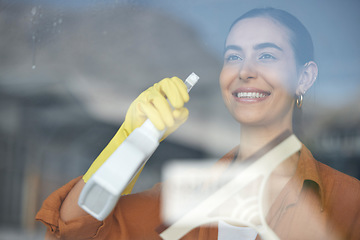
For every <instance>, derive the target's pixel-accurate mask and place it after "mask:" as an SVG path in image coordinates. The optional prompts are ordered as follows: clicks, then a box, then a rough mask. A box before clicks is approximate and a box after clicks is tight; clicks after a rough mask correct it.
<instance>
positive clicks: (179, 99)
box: [155, 77, 189, 108]
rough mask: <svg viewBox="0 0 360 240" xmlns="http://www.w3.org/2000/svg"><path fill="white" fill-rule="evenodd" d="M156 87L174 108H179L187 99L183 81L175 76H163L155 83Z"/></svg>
mask: <svg viewBox="0 0 360 240" xmlns="http://www.w3.org/2000/svg"><path fill="white" fill-rule="evenodd" d="M155 89H157V90H158V91H159V92H160V93H161V94H162V95H163V96H164V97H165V98H167V99H168V100H169V102H170V104H171V105H172V106H173V107H174V108H181V107H183V106H184V103H185V102H187V101H189V94H188V92H187V88H186V85H185V83H183V81H182V80H181V79H179V78H177V77H173V78H165V79H163V80H161V81H160V82H159V83H158V84H156V85H155Z"/></svg>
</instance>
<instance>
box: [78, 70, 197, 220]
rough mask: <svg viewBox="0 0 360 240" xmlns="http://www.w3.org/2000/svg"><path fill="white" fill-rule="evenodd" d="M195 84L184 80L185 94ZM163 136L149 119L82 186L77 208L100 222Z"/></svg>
mask: <svg viewBox="0 0 360 240" xmlns="http://www.w3.org/2000/svg"><path fill="white" fill-rule="evenodd" d="M198 80H199V77H198V76H197V75H196V74H195V73H191V74H190V75H189V76H188V77H187V79H186V80H185V84H186V86H187V90H188V92H189V91H190V90H191V88H192V87H193V86H194V85H195V84H196V83H197V81H198ZM164 133H165V131H159V130H158V129H157V128H156V127H155V126H154V125H153V124H152V122H151V121H150V120H149V119H147V120H146V121H145V122H144V123H143V125H141V126H140V127H139V128H136V129H135V130H134V131H133V132H132V133H131V134H130V135H129V136H128V137H127V138H126V139H125V141H124V142H122V144H121V145H120V146H119V147H118V148H117V149H116V150H115V151H114V153H113V154H112V155H111V156H110V157H109V158H108V159H107V160H106V161H105V163H104V164H103V165H102V166H101V167H100V168H99V169H98V170H97V171H96V172H95V173H94V175H93V176H92V177H91V178H90V179H89V181H88V182H87V183H86V184H85V186H84V188H83V190H82V191H81V194H80V197H79V201H78V204H79V206H80V207H81V208H83V209H84V210H85V211H86V212H88V213H89V214H90V215H92V216H93V217H95V218H96V219H98V220H99V221H102V220H104V219H105V218H106V217H107V216H108V215H109V214H110V212H111V211H112V210H113V208H114V207H115V205H116V203H117V201H118V200H119V198H120V196H121V193H122V192H123V190H124V189H125V188H126V186H127V185H128V184H129V183H130V181H131V180H132V179H133V178H134V177H135V175H136V174H137V173H138V171H139V170H140V169H141V168H142V167H143V166H144V165H145V163H146V162H147V160H148V159H149V158H150V157H151V155H152V154H153V153H154V151H155V150H156V148H157V147H158V146H159V141H160V139H161V137H162V136H163V134H164Z"/></svg>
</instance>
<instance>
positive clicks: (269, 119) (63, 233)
mask: <svg viewBox="0 0 360 240" xmlns="http://www.w3.org/2000/svg"><path fill="white" fill-rule="evenodd" d="M317 73H318V69H317V65H316V63H315V62H314V59H313V47H312V40H311V37H310V35H309V33H308V31H307V30H306V29H305V27H304V26H303V25H302V24H301V23H300V22H299V21H298V20H297V19H296V18H295V17H293V16H292V15H290V14H289V13H287V12H285V11H282V10H277V9H272V8H266V9H254V10H251V11H250V12H248V13H246V14H244V15H243V16H241V17H240V18H239V19H237V20H236V21H235V22H234V23H233V25H232V26H231V28H230V32H229V34H228V36H227V39H226V44H225V52H224V65H223V69H222V71H221V74H220V87H221V91H222V96H223V99H224V102H225V104H226V106H227V108H228V110H229V112H230V113H231V114H232V116H233V117H234V118H235V120H236V121H238V122H239V123H240V124H241V126H242V127H241V133H240V140H241V144H240V146H239V147H238V148H235V149H234V150H232V151H231V152H230V153H228V154H227V155H225V157H223V158H222V159H221V160H220V161H222V162H226V161H229V160H230V161H238V162H241V161H243V159H246V158H248V157H249V156H251V155H253V154H254V153H256V152H257V151H259V150H260V149H261V148H263V147H264V146H265V145H266V144H267V143H269V142H270V141H271V140H272V139H274V138H275V137H276V136H278V135H279V134H281V133H282V132H284V131H286V130H290V131H292V130H293V124H292V122H293V112H294V109H296V108H301V104H302V99H303V95H304V94H305V92H306V91H307V90H308V89H309V88H310V87H311V86H312V85H313V83H314V81H315V80H316V77H317ZM185 90H186V88H185V86H184V85H183V84H182V82H181V80H179V79H177V78H173V79H165V80H163V81H161V82H159V83H158V84H155V85H154V87H152V88H150V89H148V90H147V91H145V92H144V93H143V94H141V95H140V96H139V97H138V98H137V99H136V100H135V102H134V103H133V104H132V105H131V106H130V108H129V111H128V113H127V116H126V119H125V122H124V123H123V125H122V126H121V128H120V130H119V132H118V133H117V135H115V137H114V139H113V140H112V141H111V142H110V144H109V145H108V147H107V149H108V150H107V149H105V150H104V152H105V153H104V152H103V153H102V154H101V155H100V156H102V155H103V157H100V160H96V161H95V163H94V164H93V166H92V167H91V168H90V170H89V171H88V172H87V174H86V175H85V177H84V179H80V178H77V179H75V180H73V181H71V182H70V183H68V184H67V185H65V186H64V187H62V188H60V189H59V190H57V191H56V192H55V193H53V194H52V195H51V196H50V197H49V198H48V199H47V200H46V201H45V202H44V204H43V207H42V209H41V210H40V211H39V213H38V215H37V219H38V220H41V221H43V222H44V223H45V224H46V225H47V226H48V232H47V237H48V238H49V239H51V238H54V239H55V238H56V237H58V238H61V239H90V238H92V237H93V238H96V239H160V237H159V235H158V233H157V232H156V231H155V229H156V228H157V227H158V226H159V225H160V224H161V219H160V216H159V210H160V202H159V199H160V191H161V186H160V185H155V186H154V188H153V189H151V190H149V191H146V192H143V193H138V194H130V195H127V196H123V197H122V198H121V199H120V201H119V203H118V204H117V206H116V208H115V210H114V211H113V213H112V214H111V215H110V216H109V217H108V218H107V219H105V220H104V221H103V222H98V221H96V220H95V219H93V218H92V217H91V216H89V215H87V214H86V213H85V212H84V211H82V210H81V209H80V208H79V207H78V206H77V205H76V203H77V199H78V195H79V193H80V191H81V189H82V187H83V186H84V184H85V182H86V181H87V179H88V176H89V175H90V176H91V175H92V173H93V172H95V171H96V169H97V168H98V167H99V165H101V164H102V162H103V161H104V160H106V158H107V157H108V155H109V154H110V153H111V151H112V150H109V149H113V148H115V147H116V145H117V144H119V142H121V141H122V140H121V139H124V138H125V137H126V136H127V135H128V134H129V133H130V132H131V131H132V130H133V129H134V128H136V127H137V126H139V125H141V123H142V122H143V121H144V119H145V118H150V120H151V121H152V122H153V123H154V124H155V125H156V127H157V128H158V129H163V128H164V127H167V128H168V132H167V134H166V135H168V134H169V133H171V132H172V131H174V129H176V127H178V126H179V125H180V124H181V123H183V122H184V121H185V120H186V117H187V114H188V113H187V110H186V109H185V108H184V106H183V105H184V103H185V102H186V101H187V100H188V95H187V93H186V91H185ZM165 98H168V99H169V101H170V103H171V104H172V105H173V107H175V110H174V111H173V110H171V108H170V107H169V106H168V104H164V103H165V102H166V99H165ZM169 129H170V130H169ZM116 139H120V140H119V141H117V143H114V142H115V140H116ZM265 197H266V199H267V201H266V202H267V204H266V206H267V207H266V209H265V212H266V215H267V216H266V220H267V224H268V225H269V226H270V227H271V228H272V230H273V231H274V232H275V233H276V234H277V236H278V237H279V238H280V239H360V204H359V203H360V183H359V181H358V180H357V179H354V178H352V177H350V176H347V175H345V174H342V173H340V172H337V171H336V170H334V169H331V168H330V167H328V166H325V165H323V164H321V163H319V162H317V161H316V160H315V159H314V158H313V157H312V155H311V153H310V151H309V150H308V149H307V148H306V147H305V146H303V147H302V149H301V151H300V152H298V153H296V154H294V155H292V156H291V157H289V158H288V159H287V160H286V161H284V162H283V163H281V164H280V165H279V167H277V168H276V169H275V171H274V172H273V173H272V175H271V178H270V180H269V187H268V188H267V191H266V196H265ZM244 227H246V226H228V225H224V224H221V225H218V227H216V226H215V227H210V226H201V227H198V228H196V229H193V230H192V231H191V232H190V233H188V234H187V235H186V236H185V237H184V239H224V237H226V236H228V237H229V236H231V237H230V239H234V235H236V234H237V233H238V234H241V232H242V230H244V231H245V230H246V228H244ZM234 228H235V234H233V235H231V234H232V233H234V231H233V230H234ZM238 230H240V231H238ZM230 232H232V233H230ZM227 233H229V234H227ZM246 234H247V238H245V237H244V236H243V237H239V238H237V239H255V238H256V232H255V234H253V232H251V231H250V232H249V231H247V233H246ZM259 237H260V236H257V238H259Z"/></svg>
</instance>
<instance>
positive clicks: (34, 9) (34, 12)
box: [31, 7, 36, 16]
mask: <svg viewBox="0 0 360 240" xmlns="http://www.w3.org/2000/svg"><path fill="white" fill-rule="evenodd" d="M31 14H32V15H33V16H34V15H35V14H36V7H33V8H32V9H31Z"/></svg>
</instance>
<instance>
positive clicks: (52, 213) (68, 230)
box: [35, 176, 103, 239]
mask: <svg viewBox="0 0 360 240" xmlns="http://www.w3.org/2000/svg"><path fill="white" fill-rule="evenodd" d="M80 179H81V176H80V177H78V178H75V179H73V180H72V181H70V182H69V183H67V184H66V185H64V186H63V187H61V188H59V189H58V190H56V191H55V192H53V193H52V194H51V195H50V196H49V197H48V198H47V199H46V200H45V201H44V202H43V204H42V207H41V208H40V210H39V212H38V213H37V215H36V217H35V219H36V220H38V221H41V222H42V223H44V224H45V226H46V227H47V231H46V236H45V239H91V238H93V237H94V236H96V235H97V233H98V231H99V229H101V227H102V226H103V222H100V221H98V220H97V219H95V218H93V217H92V216H90V215H86V216H82V217H79V218H76V219H73V220H71V221H68V222H64V221H62V219H61V218H60V208H61V205H62V203H63V201H64V200H65V198H66V196H67V194H68V193H69V192H70V190H71V189H72V188H73V187H74V185H75V184H76V183H77V182H78V181H79V180H80Z"/></svg>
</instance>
